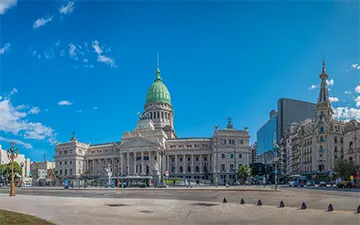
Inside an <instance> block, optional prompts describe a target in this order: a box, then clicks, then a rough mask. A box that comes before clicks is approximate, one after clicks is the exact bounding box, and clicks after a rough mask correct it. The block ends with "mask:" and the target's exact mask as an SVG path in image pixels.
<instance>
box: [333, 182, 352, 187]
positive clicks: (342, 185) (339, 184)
mask: <svg viewBox="0 0 360 225" xmlns="http://www.w3.org/2000/svg"><path fill="white" fill-rule="evenodd" d="M336 187H337V188H351V187H352V184H351V182H349V181H342V182H340V183H338V184H337V185H336Z"/></svg>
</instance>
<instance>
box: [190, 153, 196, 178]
mask: <svg viewBox="0 0 360 225" xmlns="http://www.w3.org/2000/svg"><path fill="white" fill-rule="evenodd" d="M194 161H195V160H194V154H192V155H191V173H194V172H195V168H194Z"/></svg>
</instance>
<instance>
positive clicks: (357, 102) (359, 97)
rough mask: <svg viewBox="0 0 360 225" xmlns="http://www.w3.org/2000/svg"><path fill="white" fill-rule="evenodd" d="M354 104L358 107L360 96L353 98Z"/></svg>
mask: <svg viewBox="0 0 360 225" xmlns="http://www.w3.org/2000/svg"><path fill="white" fill-rule="evenodd" d="M355 102H356V107H360V96H357V97H356V98H355Z"/></svg>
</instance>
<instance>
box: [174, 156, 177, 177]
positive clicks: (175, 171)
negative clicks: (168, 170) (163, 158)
mask: <svg viewBox="0 0 360 225" xmlns="http://www.w3.org/2000/svg"><path fill="white" fill-rule="evenodd" d="M174 157H175V170H174V173H177V172H178V165H177V160H178V157H177V155H174Z"/></svg>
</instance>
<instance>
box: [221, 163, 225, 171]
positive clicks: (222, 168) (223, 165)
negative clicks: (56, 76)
mask: <svg viewBox="0 0 360 225" xmlns="http://www.w3.org/2000/svg"><path fill="white" fill-rule="evenodd" d="M221 172H225V164H221Z"/></svg>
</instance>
